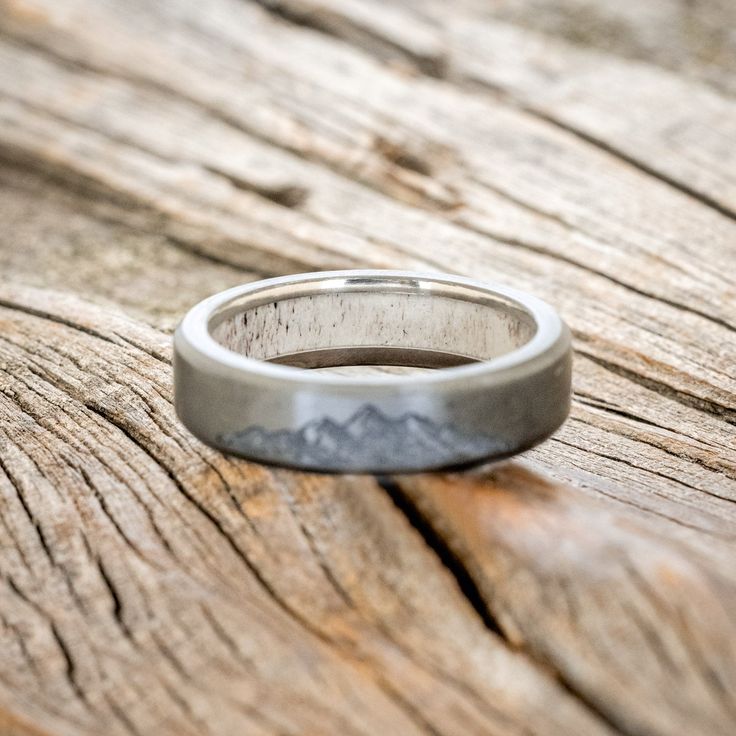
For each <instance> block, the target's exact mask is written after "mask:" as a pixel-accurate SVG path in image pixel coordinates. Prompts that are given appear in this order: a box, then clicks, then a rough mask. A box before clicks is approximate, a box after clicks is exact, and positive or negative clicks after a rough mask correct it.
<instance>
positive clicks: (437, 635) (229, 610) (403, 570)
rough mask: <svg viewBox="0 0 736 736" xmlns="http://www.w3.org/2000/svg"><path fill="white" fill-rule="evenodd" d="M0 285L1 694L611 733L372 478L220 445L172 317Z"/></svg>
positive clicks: (118, 725)
mask: <svg viewBox="0 0 736 736" xmlns="http://www.w3.org/2000/svg"><path fill="white" fill-rule="evenodd" d="M2 303H3V307H2V308H1V310H0V311H1V315H0V318H1V321H2V338H0V363H1V366H2V374H1V375H2V383H1V384H0V412H1V414H2V430H0V437H1V438H2V439H1V442H2V453H0V457H1V458H2V464H1V465H2V473H0V492H1V494H2V495H1V499H2V511H3V513H2V515H1V516H0V518H2V520H3V524H4V529H5V534H6V535H7V538H8V539H10V540H12V543H11V544H8V545H5V546H4V548H3V553H2V556H1V557H0V560H1V562H0V564H1V565H2V576H3V581H4V582H3V606H2V615H3V620H2V627H0V636H2V639H3V642H2V646H3V651H4V652H5V653H6V654H5V657H6V659H5V662H6V664H5V666H4V667H3V668H2V678H1V681H0V693H1V694H0V697H1V698H2V702H3V707H4V708H5V709H7V710H8V711H10V712H14V711H20V712H21V713H30V715H31V720H32V722H33V723H36V724H38V726H39V728H41V729H48V731H49V732H50V733H54V734H57V733H76V734H81V733H90V734H91V733H99V728H100V725H101V724H102V723H105V724H106V725H105V729H106V732H107V733H151V732H152V731H154V730H155V731H156V733H162V734H163V733H172V734H173V733H176V734H180V733H203V732H208V731H210V730H211V731H213V732H216V733H242V732H243V729H245V730H247V732H248V733H274V732H282V733H295V734H296V733H300V734H301V733H341V734H342V733H346V734H347V733H350V734H353V733H354V734H369V733H376V732H377V729H384V730H385V731H386V732H387V733H396V734H404V733H406V734H414V733H447V734H452V733H457V734H465V733H477V734H486V733H499V734H517V733H518V734H522V733H528V731H529V730H530V729H531V730H533V731H534V732H536V733H545V734H547V733H548V734H572V733H579V734H597V733H600V734H607V733H612V732H614V731H613V729H611V728H609V727H608V726H607V725H606V723H605V721H603V720H601V719H600V718H599V717H597V716H596V715H595V714H594V713H592V712H591V711H589V709H588V708H587V707H586V706H584V705H582V704H581V703H580V702H579V701H577V700H576V699H575V698H573V697H572V696H571V695H570V694H568V693H566V692H565V690H564V689H563V688H562V687H561V686H560V685H559V683H557V682H556V680H555V679H554V678H553V677H552V676H551V675H550V674H549V673H548V672H547V671H546V670H545V669H543V668H541V667H538V666H537V665H536V664H535V663H534V662H533V660H531V659H530V658H529V657H527V656H526V655H525V654H524V653H521V652H515V651H512V650H511V649H509V648H508V647H507V646H506V645H505V643H504V642H503V640H501V639H500V638H499V637H498V636H497V635H496V634H495V633H494V632H493V631H491V630H489V629H488V628H487V626H486V625H485V624H484V622H483V620H482V619H481V618H480V617H478V615H477V613H476V612H475V611H474V610H473V608H472V607H471V605H470V603H469V602H468V600H467V599H466V598H465V597H463V595H462V594H461V592H460V590H459V589H458V587H457V581H456V579H455V578H454V577H453V575H452V574H451V571H448V569H447V568H445V567H443V565H442V563H441V561H440V560H439V559H438V558H437V557H436V556H435V555H434V554H433V552H432V551H431V550H430V549H429V548H427V547H426V545H425V544H424V542H423V540H422V538H421V537H420V536H419V535H417V534H416V533H415V532H414V531H413V530H412V528H411V527H410V526H409V524H408V523H407V521H406V519H405V518H404V517H403V516H402V514H401V513H400V512H399V510H398V509H397V508H396V506H394V504H393V503H392V502H391V500H390V499H389V498H388V497H386V495H385V494H384V492H383V491H382V490H381V489H380V488H379V487H378V485H377V484H376V483H375V481H373V480H372V479H369V478H356V477H353V478H344V479H340V478H333V479H326V478H323V477H319V476H308V475H299V474H295V473H287V472H274V471H269V470H267V469H265V468H259V467H257V466H253V465H250V464H247V463H245V462H241V461H236V460H228V459H226V458H224V457H223V456H222V455H220V454H219V453H217V452H215V451H212V450H209V449H208V448H206V447H204V446H202V445H200V444H199V443H198V442H196V441H195V440H194V439H193V438H192V437H191V436H190V435H189V434H188V433H187V432H186V431H185V430H184V429H183V428H182V427H181V425H180V424H179V423H178V422H177V421H176V419H175V417H174V413H173V407H172V406H171V403H170V395H171V379H170V366H169V363H168V359H167V357H166V353H167V352H168V350H167V347H168V339H167V338H166V336H164V335H162V334H160V333H156V332H155V331H153V330H151V329H150V328H145V327H144V326H142V325H138V324H136V323H134V322H131V320H130V319H129V318H126V317H124V316H123V315H121V314H115V313H112V314H111V313H108V312H105V311H102V310H90V308H89V306H90V305H89V304H85V303H82V302H79V301H75V300H73V299H70V298H69V297H62V296H56V295H54V294H52V293H47V292H38V291H33V290H28V289H27V288H24V289H20V288H17V287H7V288H3V291H2ZM28 701H30V703H31V706H32V707H31V708H28ZM29 732H31V731H29Z"/></svg>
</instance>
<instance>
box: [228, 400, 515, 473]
mask: <svg viewBox="0 0 736 736" xmlns="http://www.w3.org/2000/svg"><path fill="white" fill-rule="evenodd" d="M220 440H221V442H222V443H223V445H224V446H225V447H227V448H228V449H230V450H232V451H233V452H237V453H240V454H243V455H245V456H247V457H254V458H258V459H261V460H262V461H264V462H271V463H274V464H277V465H294V466H308V467H313V468H315V469H317V468H321V469H328V470H354V469H355V468H365V469H371V470H372V471H374V472H380V470H381V469H384V468H385V469H386V470H389V469H393V468H396V467H405V468H422V467H441V466H443V465H448V464H460V463H462V462H463V461H467V460H471V459H475V458H478V457H482V456H484V455H489V456H490V455H493V454H499V453H502V452H503V451H504V450H505V445H504V444H503V443H502V442H499V441H498V440H494V439H493V438H490V437H486V436H483V435H475V434H474V435H469V434H467V433H464V432H461V431H459V430H458V429H457V428H455V427H453V426H452V425H450V424H441V425H438V424H436V423H435V422H433V421H432V420H430V419H428V418H427V417H423V416H420V415H418V414H415V413H406V414H402V415H401V416H399V417H396V418H391V417H389V416H388V415H386V414H385V413H384V412H382V411H381V410H380V409H378V408H377V407H376V406H374V405H372V404H366V405H364V406H362V407H360V409H358V410H357V411H356V412H355V413H354V414H353V415H352V416H350V417H349V418H348V419H347V420H346V421H345V422H343V423H340V422H337V421H335V420H334V419H332V418H330V417H324V418H323V419H316V420H313V421H311V422H308V423H307V424H305V425H304V426H303V427H301V429H299V430H295V431H290V430H275V431H269V430H266V429H264V428H263V427H250V428H248V429H245V430H242V431H239V432H231V433H229V434H226V435H222V436H221V437H220Z"/></svg>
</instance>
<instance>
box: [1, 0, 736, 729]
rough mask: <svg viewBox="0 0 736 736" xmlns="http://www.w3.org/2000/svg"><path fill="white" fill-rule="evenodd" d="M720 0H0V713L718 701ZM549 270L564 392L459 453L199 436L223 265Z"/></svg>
mask: <svg viewBox="0 0 736 736" xmlns="http://www.w3.org/2000/svg"><path fill="white" fill-rule="evenodd" d="M734 27H736V5H734V3H733V2H731V0H692V1H689V2H685V0H649V1H648V2H646V3H641V2H635V1H634V0H627V1H626V2H621V3H607V2H604V0H585V1H584V0H559V1H558V0H520V1H518V2H516V1H515V2H510V1H509V2H491V1H490V0H458V1H457V2H453V3H445V2H442V1H441V0H404V1H403V2H397V3H389V2H378V0H260V1H259V2H254V1H249V0H208V2H201V3H198V2H194V0H156V2H144V1H143V0H124V1H123V0H97V1H96V2H93V1H92V0H0V223H2V227H1V229H0V244H1V248H0V267H1V268H2V273H3V279H2V285H1V286H0V522H1V526H0V652H1V653H2V657H1V658H0V733H1V734H2V736H6V735H8V736H9V735H10V734H14V735H20V734H22V735H24V736H30V735H31V734H33V735H34V736H39V735H41V734H43V735H45V736H62V735H68V736H87V735H92V734H95V735H97V734H105V735H106V736H107V735H110V736H113V735H115V734H134V735H135V734H137V735H139V736H140V735H146V736H147V735H148V734H156V735H157V736H166V735H169V734H171V735H172V736H174V735H176V736H183V735H186V734H193V735H196V736H203V735H205V734H213V735H215V736H220V735H228V736H229V735H230V734H233V735H234V736H235V735H236V736H243V735H248V736H250V735H251V734H252V735H253V736H261V735H264V736H265V735H267V734H274V735H275V734H295V735H303V734H309V735H315V736H322V735H332V734H336V735H338V736H352V735H355V736H357V735H359V734H363V735H365V736H368V735H371V736H372V735H375V734H385V735H386V736H388V735H391V736H394V735H396V736H404V735H407V736H408V735H415V734H424V735H425V736H428V735H432V736H438V735H440V734H441V735H442V736H451V735H455V734H457V735H462V736H466V735H468V734H482V735H486V734H488V735H492V736H493V735H498V736H505V735H507V734H508V735H513V736H517V735H518V736H521V735H522V734H540V735H548V734H549V735H557V736H573V735H580V736H598V735H601V736H603V735H607V736H611V735H613V734H622V735H626V736H677V735H679V734H682V735H683V736H731V735H732V734H734V733H736V697H735V695H734V693H736V616H734V612H735V611H736V565H735V564H734V560H735V556H734V555H735V551H736V504H735V503H734V501H736V429H735V427H734V425H736V370H735V369H734V365H735V364H736V340H735V336H734V332H735V330H736V225H735V224H734V220H735V219H736V145H735V144H736V99H735V98H734V96H735V95H736V74H735V73H734V72H735V69H736V36H734V32H733V29H734ZM360 266H364V267H371V266H373V267H402V268H428V267H429V268H433V269H441V270H446V271H454V272H457V273H462V274H472V275H474V276H477V277H480V278H485V277H487V278H492V279H498V280H501V281H505V282H507V283H509V284H512V285H514V286H517V287H520V288H523V289H527V290H530V291H533V292H535V293H537V294H540V295H541V296H543V297H544V298H546V299H547V300H549V301H550V302H552V303H554V304H555V305H556V306H558V308H559V309H560V310H561V311H562V313H563V315H564V317H565V319H566V320H567V321H568V323H569V324H570V325H571V327H572V329H573V331H574V335H575V345H576V364H575V399H574V408H573V412H572V416H571V418H570V420H569V422H568V423H567V424H566V426H565V427H564V428H563V429H562V430H561V431H560V432H559V434H558V435H557V436H556V437H555V438H554V439H553V440H551V441H549V442H547V443H546V444H545V445H543V446H542V447H539V448H538V449H536V450H534V451H533V452H530V453H528V455H526V456H525V457H524V458H522V459H519V460H517V461H514V462H510V463H508V464H506V465H504V466H502V467H495V468H488V469H485V470H482V471H481V472H477V473H472V474H466V475H443V476H415V477H396V478H391V479H376V478H372V477H356V476H352V477H333V478H323V477H318V476H313V475H305V474H297V473H292V472H286V471H274V470H269V469H266V468H263V467H259V466H255V465H251V464H248V463H246V462H239V461H234V460H231V459H228V458H226V457H224V456H222V455H220V454H219V453H217V452H214V451H212V450H210V449H208V448H206V447H204V446H202V445H201V444H199V443H198V442H196V441H195V440H194V439H193V438H192V437H191V436H190V435H189V434H188V433H187V432H186V431H184V429H183V428H182V427H181V426H180V425H179V424H178V422H177V421H176V418H175V416H174V413H173V411H172V406H171V368H170V352H171V351H170V338H169V333H170V330H171V328H172V327H173V325H174V324H175V323H176V321H177V319H178V318H179V317H180V316H181V314H182V313H183V311H184V310H185V309H186V308H187V307H188V306H189V305H190V304H192V303H193V302H195V301H196V300H198V299H199V298H201V297H203V296H205V295H207V294H209V293H211V292H214V291H217V290H219V289H221V288H224V287H227V286H230V285H233V284H236V283H240V282H243V281H247V280H250V279H255V278H258V277H261V276H265V275H275V274H284V273H288V272H293V271H302V270H316V269H322V268H346V267H360Z"/></svg>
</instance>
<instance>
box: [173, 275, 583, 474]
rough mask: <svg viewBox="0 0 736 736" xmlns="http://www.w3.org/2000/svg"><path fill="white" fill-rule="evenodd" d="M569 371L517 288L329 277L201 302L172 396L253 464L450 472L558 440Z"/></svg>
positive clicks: (177, 345)
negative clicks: (555, 434) (359, 369)
mask: <svg viewBox="0 0 736 736" xmlns="http://www.w3.org/2000/svg"><path fill="white" fill-rule="evenodd" d="M571 364H572V356H571V347H570V332H569V330H568V328H567V327H566V325H565V323H564V322H563V321H562V319H561V318H560V317H559V316H558V315H557V313H556V312H555V310H554V309H553V308H552V307H550V306H549V305H548V304H546V303H545V302H543V301H541V300H540V299H537V298H536V297H533V296H530V295H527V294H524V293H523V292H519V291H516V290H515V289H511V288H508V287H506V286H501V285H497V284H487V283H482V282H479V281H474V280H471V279H467V278H462V277H457V276H450V275H446V274H435V273H426V274H425V273H413V272H407V271H383V270H359V271H328V272H321V273H304V274H297V275H293V276H285V277H280V278H272V279H266V280H264V281H258V282H254V283H249V284H245V285H243V286H237V287H235V288H232V289H228V290H226V291H223V292H221V293H220V294H216V295H215V296H212V297H210V298H208V299H205V300H204V301H202V302H200V303H199V304H197V305H196V306H195V307H193V308H192V309H191V310H190V311H189V312H188V313H187V315H186V316H185V317H184V319H183V320H182V322H181V324H180V325H179V327H178V328H177V330H176V334H175V336H174V394H175V404H176V411H177V414H178V416H179V418H180V419H181V421H182V422H183V423H184V424H185V425H186V427H187V428H188V429H189V430H190V431H191V432H192V433H193V434H194V435H195V436H197V437H198V438H199V439H200V440H202V441H203V442H205V443H206V444H208V445H211V446H213V447H216V448H218V449H220V450H223V451H225V452H228V453H232V454H235V455H239V456H241V457H245V458H248V459H250V460H254V461H257V462H261V463H266V464H270V465H278V466H283V467H290V468H297V469H301V470H311V471H319V472H341V473H345V472H349V473H377V474H381V473H405V472H419V471H427V470H439V469H446V470H449V469H460V468H465V467H470V466H473V465H478V464H480V463H484V462H486V461H489V460H493V459H500V458H504V457H508V456H510V455H514V454H516V453H518V452H522V451H524V450H526V449H529V448H530V447H533V446H534V445H536V444H538V443H539V442H541V441H542V440H544V439H546V438H547V437H549V435H551V434H552V433H553V432H554V431H555V430H556V429H557V428H558V427H559V426H560V425H561V424H562V423H563V422H564V420H565V418H566V417H567V415H568V413H569V409H570V391H571V388H570V386H571V370H572V369H571ZM339 366H388V368H384V369H383V370H384V372H382V373H377V372H376V369H373V370H372V372H371V373H369V374H367V375H366V374H365V372H364V373H363V374H362V375H355V374H354V373H351V372H350V370H348V369H342V370H341V371H340V370H334V369H335V368H336V367H339ZM391 366H407V367H413V368H414V369H425V370H413V371H412V372H407V369H400V368H391ZM328 368H331V369H333V370H325V369H328ZM426 369H431V370H426ZM353 370H354V369H353ZM363 370H364V371H365V370H366V369H363Z"/></svg>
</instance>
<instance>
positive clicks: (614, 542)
mask: <svg viewBox="0 0 736 736" xmlns="http://www.w3.org/2000/svg"><path fill="white" fill-rule="evenodd" d="M401 488H402V489H403V490H404V491H405V492H406V493H408V494H409V495H410V497H411V502H412V503H413V504H415V505H416V506H417V507H418V508H419V509H420V510H421V511H422V513H423V514H424V515H425V516H426V517H428V522H429V523H431V525H432V526H433V527H434V528H436V529H439V530H440V532H441V534H442V536H443V538H444V539H446V540H447V543H448V545H449V546H450V547H451V549H452V550H453V551H454V552H455V553H456V554H457V555H459V556H460V557H461V558H462V560H463V562H464V563H465V564H466V565H467V567H468V569H469V570H470V571H471V574H472V575H473V578H474V579H475V580H476V582H477V583H478V585H479V587H480V589H481V591H482V593H483V596H484V600H485V601H486V602H487V603H488V606H489V608H490V609H491V611H492V613H493V615H494V617H495V619H496V620H497V621H498V624H499V627H500V628H501V630H502V631H503V632H504V633H505V635H506V636H507V637H508V638H509V639H510V640H511V641H512V642H513V643H514V644H515V645H516V646H519V647H522V648H524V649H529V650H530V651H531V652H532V653H533V655H534V656H536V657H537V658H539V659H540V660H541V661H543V662H544V663H546V664H549V665H550V666H552V667H553V668H554V669H555V670H556V671H557V672H558V673H559V675H560V677H561V678H562V680H563V681H564V682H566V683H568V684H569V685H570V687H572V688H574V690H575V691H576V692H579V693H580V694H581V695H582V696H583V697H584V698H585V699H586V700H587V701H589V702H592V703H593V704H594V705H595V707H597V708H599V709H600V710H601V711H603V712H604V713H605V714H606V715H607V716H608V717H609V718H610V719H611V720H612V721H613V723H614V724H615V725H616V726H617V727H618V728H620V729H621V730H622V731H623V732H625V733H637V734H638V733H661V734H675V733H681V734H691V733H712V734H724V736H725V734H729V733H731V732H732V731H733V723H734V713H735V712H736V702H735V701H734V699H733V697H732V692H733V686H734V683H735V682H736V651H735V650H734V621H733V617H732V616H731V614H730V612H731V610H732V608H733V605H734V597H733V596H734V593H736V590H735V589H734V587H733V569H732V565H726V566H724V567H723V568H722V569H721V570H719V568H718V567H717V566H715V565H713V563H712V561H711V560H702V559H700V558H699V557H698V556H697V555H694V554H693V553H692V551H691V550H688V549H687V548H686V547H680V546H679V545H677V544H674V543H672V542H670V541H668V540H667V539H665V538H662V537H659V536H656V535H655V536H651V537H649V535H648V533H646V532H644V531H643V529H642V528H639V527H638V525H637V524H636V523H634V522H632V521H631V520H630V519H627V518H625V517H618V516H617V515H615V514H612V513H611V512H610V510H603V509H596V508H594V507H592V506H591V507H587V504H588V503H589V502H588V501H586V500H585V499H584V498H583V497H582V496H581V494H579V493H573V492H572V491H571V490H568V489H565V488H563V487H561V486H557V485H552V484H550V483H548V482H546V481H545V480H544V479H542V478H540V477H539V476H535V475H533V474H530V473H529V472H525V471H524V470H523V469H521V468H520V467H514V468H506V469H500V470H497V471H495V472H492V473H490V474H487V475H481V476H476V477H473V476H471V475H466V476H462V477H460V476H446V477H441V476H417V477H415V478H405V479H403V480H402V481H401ZM540 612H543V615H540ZM642 650H646V651H647V655H648V656H646V657H644V658H641V657H640V656H639V653H640V652H641V651H642ZM667 683H669V684H667Z"/></svg>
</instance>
